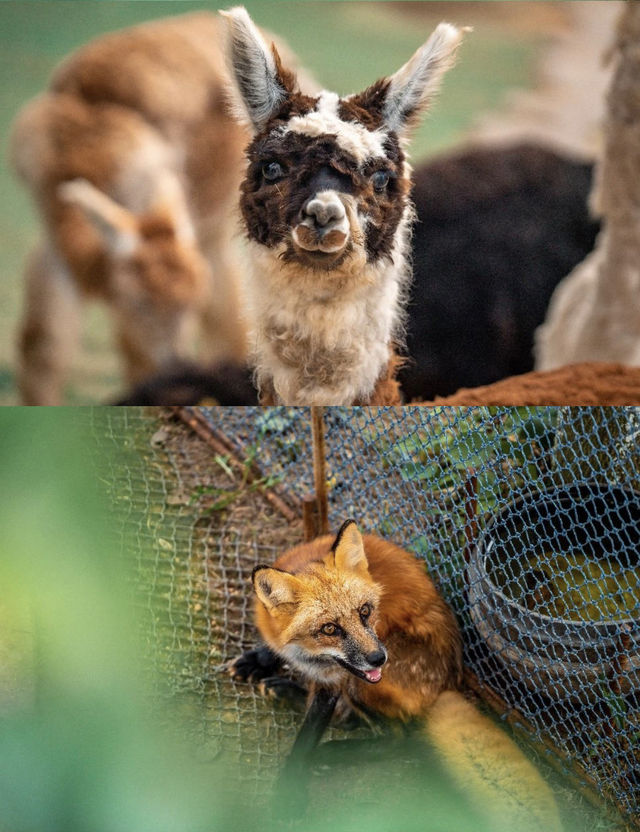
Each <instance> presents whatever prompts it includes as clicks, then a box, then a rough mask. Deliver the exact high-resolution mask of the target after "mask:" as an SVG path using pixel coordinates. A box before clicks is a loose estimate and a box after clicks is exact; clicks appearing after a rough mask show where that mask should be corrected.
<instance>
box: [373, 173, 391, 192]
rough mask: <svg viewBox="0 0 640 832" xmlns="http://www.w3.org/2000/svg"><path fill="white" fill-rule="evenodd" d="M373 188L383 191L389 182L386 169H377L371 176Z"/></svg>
mask: <svg viewBox="0 0 640 832" xmlns="http://www.w3.org/2000/svg"><path fill="white" fill-rule="evenodd" d="M371 182H372V184H373V188H374V190H376V191H384V189H385V188H386V187H387V185H388V184H389V172H388V171H386V170H377V171H376V172H375V173H374V174H373V176H372V177H371Z"/></svg>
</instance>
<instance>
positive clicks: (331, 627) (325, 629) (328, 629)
mask: <svg viewBox="0 0 640 832" xmlns="http://www.w3.org/2000/svg"><path fill="white" fill-rule="evenodd" d="M320 632H321V633H322V634H323V635H325V636H335V634H336V633H337V632H338V628H337V627H336V625H335V624H323V625H322V627H320Z"/></svg>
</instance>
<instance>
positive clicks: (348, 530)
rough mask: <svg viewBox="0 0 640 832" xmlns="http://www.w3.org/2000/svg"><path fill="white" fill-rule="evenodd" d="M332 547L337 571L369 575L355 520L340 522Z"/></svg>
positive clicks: (362, 543) (362, 544) (360, 536)
mask: <svg viewBox="0 0 640 832" xmlns="http://www.w3.org/2000/svg"><path fill="white" fill-rule="evenodd" d="M332 548H333V554H334V558H335V563H336V569H337V570H338V571H340V572H359V573H360V574H362V575H366V576H368V575H369V563H368V561H367V556H366V554H365V552H364V542H363V540H362V535H361V534H360V531H359V529H358V527H357V526H356V523H355V520H347V521H346V522H344V523H343V524H342V526H341V528H340V531H339V532H338V534H337V537H336V539H335V542H334V544H333V547H332Z"/></svg>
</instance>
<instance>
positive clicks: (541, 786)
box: [425, 691, 562, 832]
mask: <svg viewBox="0 0 640 832" xmlns="http://www.w3.org/2000/svg"><path fill="white" fill-rule="evenodd" d="M425 730H426V734H427V737H428V739H429V741H430V743H431V745H432V746H433V747H434V748H435V750H436V752H437V753H438V754H439V756H440V757H441V759H442V761H443V763H444V766H445V768H446V770H447V771H448V773H449V775H450V776H451V777H452V778H453V780H454V781H455V782H456V783H457V785H458V786H459V787H460V788H461V789H462V790H463V791H464V792H465V793H466V794H467V795H468V796H469V799H470V801H471V803H472V804H473V806H474V807H475V808H476V809H477V811H479V812H480V813H481V814H483V815H485V816H487V819H488V820H489V823H490V828H492V829H495V830H496V832H498V830H500V832H507V831H508V832H515V830H518V829H526V830H527V832H562V824H561V822H560V816H559V813H558V807H557V805H556V802H555V799H554V796H553V793H552V791H551V789H550V788H549V786H548V785H547V783H546V782H545V781H544V780H543V778H542V776H541V774H540V772H539V771H538V770H537V769H536V768H535V767H534V766H533V765H532V763H531V762H529V760H528V759H527V758H526V757H525V755H524V754H523V752H522V751H521V750H520V749H519V748H518V746H517V745H516V744H515V743H514V742H513V740H511V738H510V737H509V736H508V735H507V734H506V733H505V732H504V731H502V730H501V729H500V728H499V727H498V726H496V725H494V723H493V722H492V721H491V720H490V719H489V718H488V717H486V716H484V715H483V714H481V713H480V712H479V711H478V710H477V709H476V708H475V707H474V705H473V704H472V703H471V702H469V701H467V700H466V699H465V698H464V696H462V695H461V694H460V693H457V692H456V691H445V692H443V693H441V694H440V696H439V697H438V698H437V700H436V701H435V703H434V704H433V705H432V706H431V708H430V710H429V714H428V716H427V721H426V725H425Z"/></svg>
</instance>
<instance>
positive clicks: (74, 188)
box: [58, 179, 138, 254]
mask: <svg viewBox="0 0 640 832" xmlns="http://www.w3.org/2000/svg"><path fill="white" fill-rule="evenodd" d="M58 197H59V198H60V199H61V200H62V201H63V202H68V203H69V204H70V205H75V206H76V207H77V208H79V209H80V210H81V211H82V213H83V214H84V216H85V217H86V218H87V220H88V221H89V222H90V223H91V225H92V226H93V227H94V228H95V229H96V231H97V232H98V234H100V236H101V237H102V239H103V240H104V242H105V244H106V245H107V247H108V248H109V249H110V250H112V251H114V252H117V253H119V254H124V253H127V252H128V251H129V250H133V248H134V247H135V244H136V242H137V240H138V225H137V220H136V218H135V216H134V215H133V214H132V213H131V212H130V211H127V209H126V208H123V207H122V205H118V203H117V202H114V200H113V199H111V197H109V196H107V195H106V194H105V193H103V192H102V191H100V190H98V188H96V187H95V185H92V184H91V182H89V181H88V180H86V179H72V180H70V181H68V182H63V183H62V184H61V185H59V186H58Z"/></svg>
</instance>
